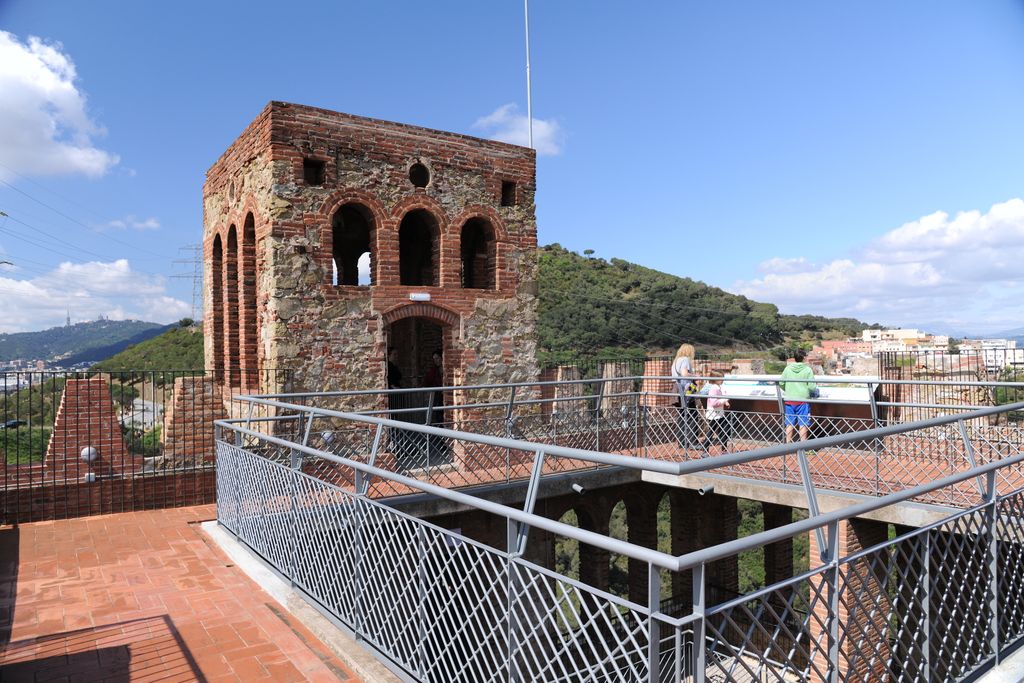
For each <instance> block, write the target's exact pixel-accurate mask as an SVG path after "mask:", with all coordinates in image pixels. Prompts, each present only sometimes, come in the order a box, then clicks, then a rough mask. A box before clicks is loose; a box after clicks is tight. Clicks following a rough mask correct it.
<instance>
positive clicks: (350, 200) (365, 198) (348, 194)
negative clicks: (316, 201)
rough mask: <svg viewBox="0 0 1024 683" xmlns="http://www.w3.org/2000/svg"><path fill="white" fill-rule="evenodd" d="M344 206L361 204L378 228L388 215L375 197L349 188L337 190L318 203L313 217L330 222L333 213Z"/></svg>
mask: <svg viewBox="0 0 1024 683" xmlns="http://www.w3.org/2000/svg"><path fill="white" fill-rule="evenodd" d="M345 204H362V205H363V206H365V207H366V209H367V210H368V211H369V212H370V214H371V215H372V216H373V220H374V222H375V223H376V224H377V226H378V227H380V226H381V225H383V224H384V222H385V221H386V220H387V218H388V214H387V213H386V212H385V211H384V207H383V206H381V203H380V201H378V199H377V197H376V196H374V195H373V194H371V193H369V192H365V191H363V190H356V189H351V188H348V189H342V190H337V191H335V192H332V193H331V194H329V195H327V197H326V198H325V199H324V201H323V202H321V203H320V208H319V210H317V211H316V212H315V215H316V216H319V217H320V218H326V219H327V220H330V219H331V217H333V216H334V214H335V212H337V210H338V209H340V208H341V207H342V206H344V205H345Z"/></svg>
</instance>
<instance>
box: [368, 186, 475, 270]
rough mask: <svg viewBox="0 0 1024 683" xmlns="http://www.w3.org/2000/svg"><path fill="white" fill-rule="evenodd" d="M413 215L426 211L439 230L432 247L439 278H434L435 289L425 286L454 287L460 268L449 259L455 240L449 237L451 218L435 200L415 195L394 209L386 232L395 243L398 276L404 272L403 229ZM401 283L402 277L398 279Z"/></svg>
mask: <svg viewBox="0 0 1024 683" xmlns="http://www.w3.org/2000/svg"><path fill="white" fill-rule="evenodd" d="M414 211H423V212H424V213H426V214H427V215H428V216H430V218H431V219H432V220H433V221H434V223H435V224H436V226H437V227H436V230H435V231H434V235H433V239H434V240H436V244H434V246H433V252H434V258H435V263H434V268H435V269H436V274H435V276H434V278H433V279H434V283H435V284H434V285H424V286H438V287H449V286H454V285H455V281H456V279H457V277H458V272H459V270H458V265H457V264H455V263H452V262H451V259H450V258H448V257H446V254H447V251H448V249H449V244H450V242H451V240H452V239H453V238H452V236H451V235H449V234H448V232H449V228H450V223H449V222H448V214H447V213H445V210H444V207H442V206H441V205H440V204H439V203H438V202H437V201H436V200H434V199H432V198H431V197H428V196H426V195H412V196H408V197H405V198H404V199H402V200H401V201H399V202H398V203H397V204H395V205H394V206H393V207H392V209H391V217H390V220H389V221H388V226H387V229H386V232H387V234H388V235H389V236H390V238H391V239H392V240H393V241H394V246H395V247H396V249H395V252H394V253H395V254H396V256H397V257H398V263H399V272H401V268H402V266H401V263H402V254H401V239H400V234H401V225H402V221H403V220H405V217H406V216H408V215H409V214H411V213H412V212H414ZM399 279H401V275H399Z"/></svg>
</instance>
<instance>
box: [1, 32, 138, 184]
mask: <svg viewBox="0 0 1024 683" xmlns="http://www.w3.org/2000/svg"><path fill="white" fill-rule="evenodd" d="M76 79H77V73H76V71H75V65H74V62H72V61H71V58H70V57H69V56H67V55H66V54H65V53H64V52H63V46H62V45H61V44H60V43H47V42H44V41H43V40H41V39H40V38H36V37H35V36H30V37H29V39H28V42H27V43H22V42H21V41H20V40H18V38H17V37H16V36H15V35H13V34H11V33H8V32H6V31H0V93H2V96H0V163H2V164H3V165H4V166H7V167H8V168H10V169H13V170H14V171H15V172H17V173H21V174H23V175H60V174H69V173H81V174H84V175H87V176H90V177H97V176H101V175H103V174H104V173H106V172H107V170H108V169H110V168H111V167H112V166H114V165H115V164H117V163H118V157H117V156H116V155H114V154H111V153H109V152H106V151H104V150H101V149H99V148H97V147H96V146H95V145H94V144H93V138H95V137H99V136H101V135H103V133H104V130H103V129H102V128H101V127H100V126H99V125H97V124H96V123H95V122H94V121H93V120H92V119H91V118H90V117H89V115H88V114H87V113H86V106H85V101H86V97H85V93H84V92H82V90H80V89H79V88H78V86H77V85H76V83H75V81H76ZM3 171H4V169H2V168H0V173H2V172H3Z"/></svg>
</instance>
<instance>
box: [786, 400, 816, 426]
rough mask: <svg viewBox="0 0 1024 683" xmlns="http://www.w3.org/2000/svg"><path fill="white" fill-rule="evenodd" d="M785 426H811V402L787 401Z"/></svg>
mask: <svg viewBox="0 0 1024 683" xmlns="http://www.w3.org/2000/svg"><path fill="white" fill-rule="evenodd" d="M786 426H787V427H810V426H811V404H810V403H787V404H786Z"/></svg>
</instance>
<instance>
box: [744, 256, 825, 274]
mask: <svg viewBox="0 0 1024 683" xmlns="http://www.w3.org/2000/svg"><path fill="white" fill-rule="evenodd" d="M812 268H814V266H813V265H812V264H810V263H808V262H807V259H805V258H804V257H803V256H800V257H798V258H780V257H778V256H776V257H775V258H770V259H768V260H767V261H762V262H761V263H759V264H758V266H757V269H758V270H760V271H761V272H762V273H803V272H806V271H808V270H811V269H812Z"/></svg>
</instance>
